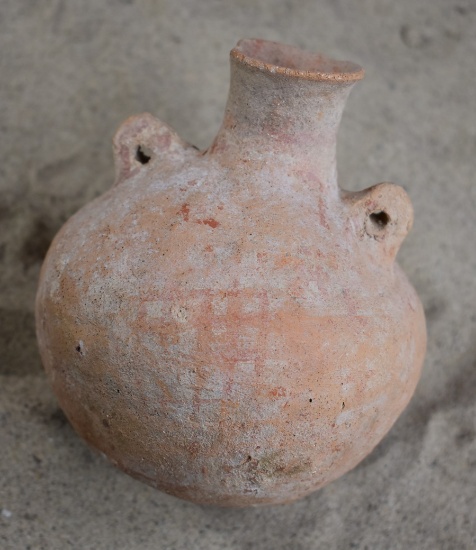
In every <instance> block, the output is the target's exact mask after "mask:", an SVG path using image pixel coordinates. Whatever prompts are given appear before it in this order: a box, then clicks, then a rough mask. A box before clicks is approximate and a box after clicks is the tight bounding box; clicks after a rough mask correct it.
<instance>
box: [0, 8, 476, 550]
mask: <svg viewBox="0 0 476 550" xmlns="http://www.w3.org/2000/svg"><path fill="white" fill-rule="evenodd" d="M475 29H476V1H474V0H431V1H430V0H428V1H423V0H420V1H418V0H399V1H398V2H395V1H394V0H381V1H379V0H361V1H353V2H352V1H350V0H349V1H345V0H324V1H323V0H320V1H316V0H301V1H298V0H295V1H291V0H279V1H278V0H234V1H233V2H226V1H223V0H221V1H220V0H184V1H178V0H175V1H173V0H104V1H100V2H99V1H97V0H83V1H81V2H79V1H78V2H67V1H65V0H42V1H38V2H31V1H29V0H2V1H1V4H0V152H1V160H0V548H1V549H2V550H10V549H12V550H23V549H30V550H37V549H38V550H39V549H45V550H46V549H47V550H55V549H67V548H73V549H81V550H82V549H94V550H103V549H114V550H122V549H124V550H146V549H167V550H175V549H177V550H178V549H185V548H187V549H193V550H200V549H204V550H215V549H216V550H223V549H236V550H245V549H253V550H254V549H256V550H280V549H283V550H284V549H291V550H301V549H302V550H314V549H321V548H322V549H324V548H325V549H339V550H340V549H361V550H363V549H369V550H374V549H391V550H393V549H395V550H396V549H405V550H408V549H418V550H425V549H429V550H430V549H431V550H435V549H448V550H456V549H457V550H459V549H470V548H476V421H475V419H476V176H475V174H476V71H475V65H474V64H475V59H476V32H475ZM242 37H259V38H267V39H271V40H277V41H281V42H287V43H290V44H294V45H297V46H301V47H303V48H306V49H309V50H314V51H321V52H325V53H327V54H329V55H331V56H334V57H337V58H342V59H350V60H353V61H356V62H358V63H360V64H361V65H362V66H364V68H365V69H366V78H365V79H364V81H363V82H361V83H359V84H358V85H357V86H356V88H355V89H354V91H353V93H352V95H351V98H350V100H349V103H348V106H347V110H346V112H345V115H344V119H343V122H342V126H341V131H340V136H339V151H338V161H339V164H338V165H339V175H340V182H341V185H342V186H343V187H346V188H349V189H361V188H364V187H368V186H369V185H371V184H374V183H377V182H379V181H384V180H389V181H395V182H396V183H400V184H402V185H403V186H404V187H405V188H406V189H407V191H408V193H409V194H410V196H411V198H412V201H413V204H414V207H415V212H416V219H415V226H414V229H413V231H412V233H411V234H410V235H409V237H408V239H407V240H406V242H405V244H404V246H403V248H402V250H401V252H400V254H399V261H400V263H401V265H402V266H403V268H404V269H405V271H406V272H407V274H408V276H409V278H410V280H411V281H412V283H413V284H414V286H415V287H416V289H417V291H418V292H419V294H420V297H421V299H422V301H423V303H424V306H425V310H426V313H427V320H428V332H429V345H428V355H427V360H426V364H425V369H424V372H423V376H422V379H421V382H420V384H419V386H418V389H417V392H416V394H415V397H414V399H413V401H412V402H411V404H410V406H409V407H408V409H407V410H406V412H405V413H404V414H403V416H402V417H401V418H400V419H399V421H398V422H397V423H396V425H395V426H394V428H393V429H392V431H391V432H390V433H389V435H388V436H387V437H386V438H385V440H384V441H383V442H382V443H381V444H380V445H379V446H378V448H377V449H376V450H375V451H374V452H373V453H372V454H371V455H370V456H369V457H368V458H367V459H366V460H365V461H364V462H363V463H362V464H361V465H360V466H359V467H357V468H356V469H355V470H354V471H352V472H351V473H349V474H347V475H346V476H344V477H343V478H341V479H340V480H338V481H336V482H334V483H333V484H331V485H329V486H328V487H326V488H324V489H323V490H321V491H319V492H317V493H315V494H314V495H312V496H310V497H308V498H306V499H305V500H302V501H300V502H297V503H294V504H292V505H288V506H281V507H274V508H263V509H257V510H254V509H248V510H220V509H210V508H204V507H199V506H195V505H193V504H189V503H186V502H182V501H180V500H177V499H175V498H172V497H169V496H167V495H164V494H161V493H159V492H157V491H154V490H153V489H151V488H148V487H146V486H145V485H142V484H141V483H139V482H136V481H134V480H132V479H130V478H129V477H127V476H126V475H124V474H122V473H121V472H118V471H117V470H115V469H114V468H113V467H112V466H110V465H109V464H108V463H107V462H106V461H105V460H103V459H102V458H101V457H99V456H97V455H96V454H94V453H93V452H92V451H90V450H89V449H88V448H87V447H86V446H85V445H84V444H83V443H82V441H81V440H80V439H79V438H78V437H77V436H76V435H75V434H74V432H73V431H72V429H71V428H70V426H69V424H68V423H67V422H66V420H65V418H64V416H63V415H62V413H61V411H60V410H59V409H58V407H57V404H56V402H55V399H54V397H53V395H52V393H51V391H50V389H49V386H48V384H47V381H46V379H45V376H44V374H43V371H42V368H41V364H40V360H39V356H38V353H37V349H36V343H35V335H34V318H33V301H34V295H35V290H36V284H37V278H38V273H39V268H40V265H41V261H42V258H43V256H44V254H45V252H46V250H47V248H48V245H49V242H50V241H51V238H52V237H53V235H54V234H55V232H56V231H57V230H58V229H59V227H60V226H61V224H62V223H63V222H64V221H65V220H66V219H67V218H68V217H69V216H70V215H71V214H72V213H73V212H75V211H76V210H77V209H78V208H79V207H81V206H82V205H83V204H85V203H86V202H88V201H89V200H91V199H92V198H93V197H95V196H97V195H98V194H100V193H102V192H103V191H105V190H106V189H108V187H109V186H110V185H111V183H112V179H113V163H112V155H111V138H112V135H113V133H114V131H115V129H116V127H117V126H118V125H119V123H120V122H121V121H122V120H123V119H125V118H126V117H127V116H129V115H131V114H134V113H139V112H142V111H149V112H151V113H153V114H154V115H156V116H158V117H159V118H161V119H162V120H164V121H166V122H167V123H169V124H170V125H171V126H173V127H174V128H175V129H176V130H177V131H178V132H179V133H180V134H181V135H182V137H183V138H185V139H186V140H188V141H190V142H192V143H195V144H196V145H198V146H199V147H206V146H207V145H208V144H209V142H210V141H211V139H212V138H213V136H214V134H215V132H216V130H217V129H218V126H219V124H220V122H221V117H222V113H223V107H224V104H225V101H226V95H227V89H228V74H229V67H228V52H229V50H230V49H231V48H232V47H233V46H234V44H235V43H236V41H237V40H238V39H239V38H242Z"/></svg>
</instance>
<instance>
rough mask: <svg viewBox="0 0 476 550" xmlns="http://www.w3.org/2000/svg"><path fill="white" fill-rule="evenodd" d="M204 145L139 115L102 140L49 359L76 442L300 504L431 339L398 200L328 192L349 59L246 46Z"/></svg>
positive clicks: (68, 256)
mask: <svg viewBox="0 0 476 550" xmlns="http://www.w3.org/2000/svg"><path fill="white" fill-rule="evenodd" d="M231 68H232V76H231V87H230V95H229V99H228V104H227V108H226V113H225V118H224V122H223V125H222V128H221V129H220V131H219V133H218V135H217V137H216V139H215V140H214V142H213V144H212V146H211V147H210V148H209V149H208V150H207V151H198V150H196V149H195V148H193V147H191V146H189V145H188V144H186V143H184V142H183V141H182V140H181V139H180V138H178V137H177V135H176V134H175V133H174V132H173V131H172V130H171V129H170V128H169V127H168V126H167V125H165V124H164V123H162V122H160V121H158V120H157V119H155V118H154V117H152V116H151V115H149V114H144V115H139V116H137V117H132V118H130V119H128V120H127V121H126V122H125V123H124V124H123V125H122V126H121V128H120V129H119V130H118V132H117V134H116V136H115V138H114V151H115V159H116V168H117V170H116V171H117V180H116V183H115V185H114V187H113V188H112V189H111V190H110V191H108V192H107V193H105V194H104V195H102V196H101V197H99V198H98V199H96V200H95V201H93V202H92V203H90V204H89V205H87V206H86V207H84V208H83V209H82V210H80V211H79V212H78V213H77V214H75V215H74V216H73V217H72V218H71V219H70V220H69V221H68V222H67V223H66V224H65V225H64V226H63V228H62V229H61V231H60V232H59V234H58V235H57V236H56V238H55V239H54V241H53V244H52V246H51V248H50V250H49V252H48V255H47V257H46V260H45V263H44V266H43V269H42V273H41V280H40V288H39V291H38V295H37V312H36V313H37V332H38V340H39V345H40V351H41V355H42V359H43V363H44V366H45V368H46V371H47V373H48V376H49V378H50V380H51V383H52V386H53V389H54V391H55V393H56V395H57V397H58V399H59V402H60V405H61V407H62V408H63V410H64V412H65V413H66V415H67V417H68V418H69V420H70V421H71V423H72V424H73V426H74V428H75V429H76V430H77V432H78V433H79V434H80V435H81V436H82V437H83V438H84V439H85V440H86V441H87V442H88V443H89V444H90V445H92V446H93V447H95V448H96V449H99V450H100V451H102V452H103V453H105V454H106V455H107V456H108V457H109V459H110V460H111V461H112V462H113V463H114V464H116V465H117V466H119V467H120V468H122V469H123V470H125V471H126V472H128V473H130V474H131V475H133V476H134V477H137V478H139V479H141V480H143V481H145V482H146V483H149V484H150V485H153V486H155V487H157V488H159V489H162V490H164V491H166V492H168V493H171V494H174V495H176V496H179V497H182V498H186V499H189V500H192V501H195V502H200V503H209V504H218V505H224V506H248V505H257V504H271V503H280V502H286V501H290V500H293V499H296V498H299V497H302V496H304V495H306V494H308V493H310V492H312V491H314V490H316V489H318V488H319V487H321V486H323V485H324V484H326V483H328V482H329V481H332V480H333V479H335V478H337V477H338V476H340V475H341V474H343V473H344V472H346V471H348V470H349V469H351V468H352V467H354V466H355V465H356V464H357V463H358V462H359V461H360V460H361V459H362V458H363V457H364V456H366V455H367V454H368V453H369V452H370V451H371V450H372V449H373V448H374V446H375V445H376V444H377V443H378V442H379V441H380V439H381V438H382V437H383V436H384V435H385V433H386V432H387V431H388V430H389V428H390V427H391V426H392V424H393V422H394V421H395V420H396V418H397V417H398V415H399V414H400V413H401V411H402V410H403V408H404V407H405V405H406V404H407V403H408V401H409V399H410V397H411V395H412V393H413V391H414V388H415V386H416V383H417V380H418V377H419V374H420V369H421V365H422V361H423V356H424V352H425V345H426V335H425V322H424V315H423V310H422V307H421V304H420V302H419V300H418V297H417V296H416V294H415V291H414V290H413V289H412V287H411V286H410V284H409V283H408V281H407V279H406V278H405V276H404V274H403V273H402V271H401V270H400V269H399V267H398V265H397V264H396V263H395V255H396V253H397V251H398V248H399V246H400V244H401V242H402V240H403V239H404V237H405V235H406V234H407V232H408V230H409V229H410V226H411V223H412V216H413V215H412V208H411V205H410V202H409V199H408V197H407V195H406V193H405V192H404V191H403V189H401V188H400V187H398V186H395V185H393V184H389V183H383V184H379V185H377V186H374V187H372V188H370V189H368V190H366V191H363V192H360V193H347V192H343V191H341V190H340V189H339V188H338V186H337V178H336V167H335V146H336V132H337V128H338V125H339V121H340V117H341V114H342V110H343V107H344V104H345V101H346V98H347V96H348V93H349V92H350V90H351V88H352V86H353V84H354V83H355V81H356V80H359V79H360V78H362V74H363V73H362V70H361V69H360V67H358V66H356V65H354V64H352V63H347V62H341V61H334V60H330V59H327V58H325V57H323V56H320V55H314V54H308V53H306V52H302V51H300V50H297V49H295V48H291V47H289V46H283V45H279V44H275V43H271V42H264V41H260V40H246V41H242V42H240V43H239V44H238V46H237V47H236V48H235V49H234V50H233V51H232V54H231Z"/></svg>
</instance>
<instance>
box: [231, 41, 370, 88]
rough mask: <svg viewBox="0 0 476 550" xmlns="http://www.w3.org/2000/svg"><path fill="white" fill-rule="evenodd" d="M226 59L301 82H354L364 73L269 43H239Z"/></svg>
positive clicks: (347, 63)
mask: <svg viewBox="0 0 476 550" xmlns="http://www.w3.org/2000/svg"><path fill="white" fill-rule="evenodd" d="M230 56H231V58H232V59H235V60H236V61H238V62H239V63H242V64H244V65H247V66H249V67H250V68H255V69H259V70H261V71H266V72H269V73H270V74H282V75H285V76H290V77H296V78H302V79H305V80H317V81H327V82H355V81H357V80H361V79H362V78H363V77H364V70H363V69H362V67H361V66H360V65H357V63H352V62H351V61H339V60H337V59H331V58H330V57H327V56H325V55H322V54H318V53H311V52H307V51H305V50H301V49H300V48H296V47H294V46H289V45H287V44H280V43H278V42H271V41H269V40H261V39H254V38H245V39H243V40H240V41H239V42H238V44H237V45H236V46H235V47H234V48H233V49H232V50H231V53H230Z"/></svg>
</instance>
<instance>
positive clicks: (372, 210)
mask: <svg viewBox="0 0 476 550" xmlns="http://www.w3.org/2000/svg"><path fill="white" fill-rule="evenodd" d="M344 201H345V202H347V203H348V204H349V206H350V209H351V216H350V217H351V220H352V224H353V226H354V229H355V232H356V233H357V235H358V236H359V237H360V238H361V239H362V240H367V241H370V243H374V244H375V245H377V246H378V248H379V249H381V250H382V251H383V253H384V256H385V257H386V258H388V260H389V261H390V262H393V261H394V259H395V256H396V255H397V252H398V250H399V249H400V246H401V245H402V242H403V240H404V239H405V237H406V236H407V234H408V232H409V231H410V229H411V227H412V225H413V206H412V203H411V201H410V197H409V196H408V194H407V193H406V191H405V190H404V189H403V188H402V187H400V186H399V185H395V184H394V183H387V182H384V183H379V184H377V185H374V186H372V187H369V188H368V189H364V190H363V191H359V192H357V193H345V195H344Z"/></svg>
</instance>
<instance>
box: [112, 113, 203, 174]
mask: <svg viewBox="0 0 476 550" xmlns="http://www.w3.org/2000/svg"><path fill="white" fill-rule="evenodd" d="M112 143H113V151H114V163H115V168H116V185H117V184H118V183H119V182H121V181H124V180H125V179H128V178H129V177H131V176H133V175H135V174H137V173H138V172H139V171H140V170H143V169H144V168H145V166H146V165H147V166H149V165H150V166H153V165H155V164H156V163H157V161H159V162H161V163H167V164H170V163H172V164H177V163H181V162H182V161H183V159H184V158H185V155H186V152H187V150H194V148H193V147H192V146H191V145H189V144H188V143H186V142H185V141H183V140H182V139H181V138H180V137H179V136H178V135H177V133H176V132H175V131H174V130H172V128H170V126H168V125H167V124H165V123H164V122H161V121H160V120H158V119H157V118H155V117H154V116H152V115H151V114H149V113H143V114H140V115H135V116H132V117H129V118H128V119H127V120H125V121H124V122H123V123H122V124H121V125H120V126H119V128H118V130H117V131H116V134H115V135H114V138H113V141H112ZM195 150H196V149H195Z"/></svg>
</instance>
